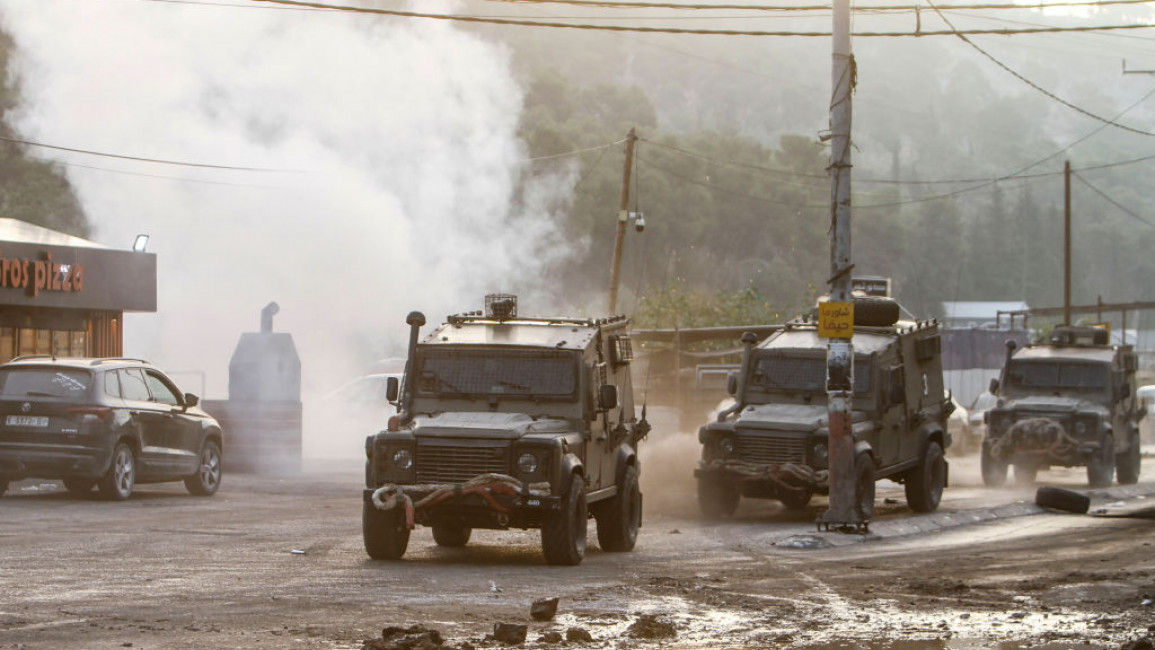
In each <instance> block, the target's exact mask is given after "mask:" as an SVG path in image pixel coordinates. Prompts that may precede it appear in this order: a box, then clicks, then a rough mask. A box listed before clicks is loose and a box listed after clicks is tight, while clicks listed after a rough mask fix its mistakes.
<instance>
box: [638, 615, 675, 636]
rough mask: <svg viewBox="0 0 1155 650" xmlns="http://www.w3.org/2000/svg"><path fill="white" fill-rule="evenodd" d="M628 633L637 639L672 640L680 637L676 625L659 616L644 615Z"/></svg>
mask: <svg viewBox="0 0 1155 650" xmlns="http://www.w3.org/2000/svg"><path fill="white" fill-rule="evenodd" d="M626 632H627V633H628V634H629V635H630V636H631V637H633V638H635V639H672V638H674V637H676V636H678V629H677V628H676V627H675V626H674V624H673V623H671V622H669V621H665V620H662V619H661V618H660V617H659V616H658V615H657V614H642V615H641V616H639V617H638V620H636V621H634V622H633V623H631V624H630V627H629V628H628V629H627V630H626Z"/></svg>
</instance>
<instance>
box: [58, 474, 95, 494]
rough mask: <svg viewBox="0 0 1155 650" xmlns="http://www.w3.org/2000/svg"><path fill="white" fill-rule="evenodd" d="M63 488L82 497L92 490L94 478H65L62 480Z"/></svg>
mask: <svg viewBox="0 0 1155 650" xmlns="http://www.w3.org/2000/svg"><path fill="white" fill-rule="evenodd" d="M63 483H64V489H66V490H68V492H69V493H70V494H72V495H74V496H78V497H82V496H84V495H86V494H88V493H89V492H91V491H92V487H93V486H94V485H96V480H95V479H91V478H66V479H64V481H63Z"/></svg>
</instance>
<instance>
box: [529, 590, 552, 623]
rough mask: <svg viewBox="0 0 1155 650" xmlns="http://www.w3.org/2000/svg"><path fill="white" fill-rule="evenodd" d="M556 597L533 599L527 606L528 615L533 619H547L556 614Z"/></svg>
mask: <svg viewBox="0 0 1155 650" xmlns="http://www.w3.org/2000/svg"><path fill="white" fill-rule="evenodd" d="M557 600H558V599H557V597H556V596H554V597H553V598H542V599H541V600H535V601H533V604H532V605H530V607H529V615H530V616H532V617H533V620H535V621H549V620H553V617H554V616H555V615H556V614H557Z"/></svg>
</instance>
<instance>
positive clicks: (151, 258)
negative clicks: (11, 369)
mask: <svg viewBox="0 0 1155 650" xmlns="http://www.w3.org/2000/svg"><path fill="white" fill-rule="evenodd" d="M125 312H156V255H154V254H152V253H146V252H143V251H131V250H116V249H112V248H107V247H105V246H102V245H100V244H97V243H95V242H90V241H87V240H85V239H80V238H79V237H73V236H71V235H66V234H64V233H61V232H57V231H55V230H49V229H47V228H43V227H41V226H37V225H34V224H30V223H28V222H25V221H19V220H16V219H0V363H2V362H4V361H8V360H9V359H12V358H13V357H18V356H24V355H30V354H51V355H55V356H60V357H65V356H70V357H118V356H121V355H123V354H124V330H123V323H124V313H125Z"/></svg>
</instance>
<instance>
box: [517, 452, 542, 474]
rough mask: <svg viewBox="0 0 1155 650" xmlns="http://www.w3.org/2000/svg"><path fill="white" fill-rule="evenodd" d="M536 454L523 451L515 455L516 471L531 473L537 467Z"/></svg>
mask: <svg viewBox="0 0 1155 650" xmlns="http://www.w3.org/2000/svg"><path fill="white" fill-rule="evenodd" d="M539 462H540V461H538V459H537V456H536V455H535V454H531V453H528V452H527V453H524V454H522V455H520V456H518V457H517V471H519V472H521V473H522V474H533V473H534V472H536V471H537V468H538V463H539Z"/></svg>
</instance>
